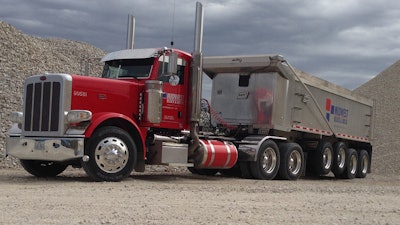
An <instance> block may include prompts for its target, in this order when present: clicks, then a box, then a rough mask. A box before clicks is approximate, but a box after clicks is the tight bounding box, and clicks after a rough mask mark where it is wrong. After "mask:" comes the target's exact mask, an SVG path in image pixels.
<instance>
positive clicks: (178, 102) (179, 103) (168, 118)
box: [158, 56, 190, 129]
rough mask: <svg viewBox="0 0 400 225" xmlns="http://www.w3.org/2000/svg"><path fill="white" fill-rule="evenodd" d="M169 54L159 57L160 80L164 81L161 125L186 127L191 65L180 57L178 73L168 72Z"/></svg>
mask: <svg viewBox="0 0 400 225" xmlns="http://www.w3.org/2000/svg"><path fill="white" fill-rule="evenodd" d="M168 61H169V59H168V56H161V57H160V58H159V68H158V80H160V81H162V82H163V94H162V97H163V99H162V118H161V124H160V125H161V127H164V128H169V129H186V128H187V127H186V124H187V107H186V105H187V102H188V96H187V93H188V83H189V69H190V68H189V66H188V63H187V61H186V60H184V59H182V58H178V60H177V65H178V67H177V74H176V75H168V74H166V71H167V68H168Z"/></svg>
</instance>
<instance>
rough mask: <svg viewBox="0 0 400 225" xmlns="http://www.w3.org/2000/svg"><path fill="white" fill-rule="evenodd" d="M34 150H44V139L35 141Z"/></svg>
mask: <svg viewBox="0 0 400 225" xmlns="http://www.w3.org/2000/svg"><path fill="white" fill-rule="evenodd" d="M35 150H44V141H35Z"/></svg>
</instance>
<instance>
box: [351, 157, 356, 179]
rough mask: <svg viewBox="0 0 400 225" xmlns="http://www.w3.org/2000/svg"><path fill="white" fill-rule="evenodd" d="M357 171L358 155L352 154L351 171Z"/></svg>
mask: <svg viewBox="0 0 400 225" xmlns="http://www.w3.org/2000/svg"><path fill="white" fill-rule="evenodd" d="M356 171H357V157H356V156H355V155H352V156H351V158H350V173H351V174H355V173H356Z"/></svg>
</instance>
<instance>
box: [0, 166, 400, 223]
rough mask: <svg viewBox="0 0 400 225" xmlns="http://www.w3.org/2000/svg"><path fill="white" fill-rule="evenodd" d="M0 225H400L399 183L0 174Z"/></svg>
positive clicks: (74, 172) (398, 179)
mask: <svg viewBox="0 0 400 225" xmlns="http://www.w3.org/2000/svg"><path fill="white" fill-rule="evenodd" d="M0 190H1V194H0V203H1V204H0V215H1V216H0V218H1V221H0V224H393V225H395V224H400V176H391V177H384V176H380V175H374V174H369V175H368V177H367V178H365V179H354V180H336V179H333V177H328V178H323V179H319V180H315V179H301V180H298V181H276V180H275V181H260V180H246V179H239V178H230V177H221V176H216V177H203V176H197V175H192V174H190V173H188V172H179V171H178V172H147V173H143V174H142V173H134V174H132V176H130V177H129V178H128V179H126V180H124V181H122V182H118V183H106V182H99V183H95V182H92V181H90V180H89V179H88V178H87V177H86V175H85V173H84V172H83V170H78V169H68V170H67V171H65V172H64V173H62V174H61V175H60V176H59V177H56V178H51V179H39V178H35V177H33V176H30V175H28V174H27V173H26V172H25V171H23V170H22V169H0Z"/></svg>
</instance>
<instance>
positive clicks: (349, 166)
mask: <svg viewBox="0 0 400 225" xmlns="http://www.w3.org/2000/svg"><path fill="white" fill-rule="evenodd" d="M357 161H358V156H357V151H356V150H354V149H352V148H348V149H347V151H346V165H345V169H344V173H343V174H342V178H345V179H353V178H354V177H356V174H357V164H358V163H357Z"/></svg>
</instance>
